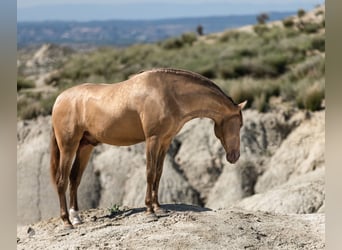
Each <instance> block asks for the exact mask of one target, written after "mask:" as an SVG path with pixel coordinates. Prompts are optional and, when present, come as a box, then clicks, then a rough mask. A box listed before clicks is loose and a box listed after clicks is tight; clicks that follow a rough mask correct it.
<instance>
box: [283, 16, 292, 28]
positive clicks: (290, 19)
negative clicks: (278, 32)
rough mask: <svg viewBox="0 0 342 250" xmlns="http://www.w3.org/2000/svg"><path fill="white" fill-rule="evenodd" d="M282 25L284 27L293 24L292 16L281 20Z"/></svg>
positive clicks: (289, 26)
mask: <svg viewBox="0 0 342 250" xmlns="http://www.w3.org/2000/svg"><path fill="white" fill-rule="evenodd" d="M283 25H284V27H285V28H291V27H293V25H294V22H293V19H292V18H287V19H284V20H283Z"/></svg>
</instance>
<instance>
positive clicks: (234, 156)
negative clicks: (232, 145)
mask: <svg viewBox="0 0 342 250" xmlns="http://www.w3.org/2000/svg"><path fill="white" fill-rule="evenodd" d="M239 158H240V151H239V150H232V151H231V152H229V153H227V155H226V159H227V161H228V162H230V163H235V162H237V160H238V159H239Z"/></svg>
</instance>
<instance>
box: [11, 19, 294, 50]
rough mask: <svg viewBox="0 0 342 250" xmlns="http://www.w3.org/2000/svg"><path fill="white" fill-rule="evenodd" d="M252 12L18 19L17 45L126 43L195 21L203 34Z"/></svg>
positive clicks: (166, 34)
mask: <svg viewBox="0 0 342 250" xmlns="http://www.w3.org/2000/svg"><path fill="white" fill-rule="evenodd" d="M293 14H294V13H293V12H284V13H277V12H271V13H269V14H268V15H269V17H270V20H281V19H283V18H285V17H287V16H289V15H293ZM255 17H256V15H236V16H226V17H225V16H221V17H220V16H219V17H197V18H176V19H161V20H132V21H125V20H108V21H89V22H75V21H73V22H72V21H48V22H18V26H17V39H18V46H19V48H22V47H25V46H29V45H31V46H32V45H41V44H44V43H54V44H58V45H68V46H71V47H75V48H79V47H81V48H82V47H94V46H100V45H102V46H103V45H112V46H113V45H114V46H128V45H132V44H136V43H152V42H157V41H160V40H164V39H167V38H170V37H174V36H179V35H181V34H182V33H185V32H196V28H197V26H198V25H201V26H202V27H203V31H204V33H205V34H210V33H214V32H219V31H222V30H225V29H228V28H236V27H240V26H243V25H248V24H254V23H256V18H255Z"/></svg>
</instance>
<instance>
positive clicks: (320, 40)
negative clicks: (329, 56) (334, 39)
mask: <svg viewBox="0 0 342 250" xmlns="http://www.w3.org/2000/svg"><path fill="white" fill-rule="evenodd" d="M311 48H312V49H317V50H319V51H322V52H324V51H325V38H324V37H315V38H313V39H312V41H311Z"/></svg>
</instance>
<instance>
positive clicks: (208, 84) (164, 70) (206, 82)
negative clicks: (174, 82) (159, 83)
mask: <svg viewBox="0 0 342 250" xmlns="http://www.w3.org/2000/svg"><path fill="white" fill-rule="evenodd" d="M145 72H151V73H153V72H156V73H158V72H162V73H170V74H177V75H182V76H185V77H189V78H193V79H195V80H197V81H196V83H198V84H201V85H203V86H206V87H208V88H210V89H213V90H215V91H218V92H219V93H220V94H222V95H223V96H225V97H226V98H228V99H229V100H230V101H231V102H232V103H233V104H234V105H235V106H236V105H237V104H236V103H235V102H234V101H233V99H232V98H231V97H230V96H228V95H227V94H226V93H224V92H223V90H222V89H221V88H219V87H218V86H217V85H216V84H215V83H214V82H213V81H211V80H210V79H208V78H206V77H204V76H202V75H200V74H198V73H195V72H192V71H188V70H184V69H175V68H155V69H151V70H143V71H140V72H138V73H137V74H135V75H132V77H133V76H136V75H139V74H142V73H145Z"/></svg>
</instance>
